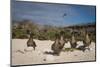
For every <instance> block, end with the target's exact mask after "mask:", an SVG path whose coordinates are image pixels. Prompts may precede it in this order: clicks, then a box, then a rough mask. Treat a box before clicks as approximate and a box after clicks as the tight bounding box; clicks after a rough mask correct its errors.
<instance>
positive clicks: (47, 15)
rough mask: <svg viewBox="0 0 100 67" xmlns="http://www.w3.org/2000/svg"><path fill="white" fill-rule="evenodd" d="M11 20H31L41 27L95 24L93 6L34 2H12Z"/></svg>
mask: <svg viewBox="0 0 100 67" xmlns="http://www.w3.org/2000/svg"><path fill="white" fill-rule="evenodd" d="M11 8H12V19H13V20H17V21H21V20H25V19H27V20H31V21H33V22H35V23H38V24H42V25H54V26H69V25H74V24H81V23H93V22H95V21H96V20H95V18H96V16H95V6H82V5H81V6H80V5H68V4H66V5H64V4H62V5H61V4H49V3H47V4H46V3H34V2H20V1H13V2H12V7H11Z"/></svg>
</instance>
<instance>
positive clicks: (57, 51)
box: [51, 34, 65, 55]
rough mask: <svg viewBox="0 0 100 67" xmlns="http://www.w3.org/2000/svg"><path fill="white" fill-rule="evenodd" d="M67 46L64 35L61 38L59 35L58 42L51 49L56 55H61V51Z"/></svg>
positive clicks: (57, 36)
mask: <svg viewBox="0 0 100 67" xmlns="http://www.w3.org/2000/svg"><path fill="white" fill-rule="evenodd" d="M64 45H65V40H64V37H63V35H61V36H59V35H58V34H57V35H56V40H55V42H54V43H53V44H52V46H51V49H52V50H53V51H54V54H56V55H59V54H60V52H61V50H62V49H63V47H64Z"/></svg>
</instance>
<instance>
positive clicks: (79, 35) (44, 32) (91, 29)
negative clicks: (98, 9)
mask: <svg viewBox="0 0 100 67" xmlns="http://www.w3.org/2000/svg"><path fill="white" fill-rule="evenodd" d="M12 23H13V24H12V38H20V39H24V38H29V32H30V31H31V32H32V33H33V38H34V39H39V40H55V34H57V33H58V34H59V32H60V31H64V33H65V34H64V37H65V38H66V39H69V40H70V39H71V34H72V32H75V33H74V34H75V38H76V39H77V40H82V39H84V34H83V31H84V30H85V31H87V32H88V34H89V36H90V38H91V40H92V41H95V38H96V32H95V28H96V27H95V24H86V25H85V24H84V25H74V26H68V27H55V26H50V25H39V24H36V23H34V22H31V21H29V20H24V21H21V22H19V21H16V22H15V21H12Z"/></svg>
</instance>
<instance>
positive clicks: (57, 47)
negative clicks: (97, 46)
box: [27, 31, 91, 56]
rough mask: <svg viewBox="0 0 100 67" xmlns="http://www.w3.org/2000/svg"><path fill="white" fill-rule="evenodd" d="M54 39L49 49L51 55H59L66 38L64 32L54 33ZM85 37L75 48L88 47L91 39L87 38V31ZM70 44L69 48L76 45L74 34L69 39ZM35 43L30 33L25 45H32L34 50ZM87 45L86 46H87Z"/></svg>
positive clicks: (84, 48)
mask: <svg viewBox="0 0 100 67" xmlns="http://www.w3.org/2000/svg"><path fill="white" fill-rule="evenodd" d="M55 36H56V39H55V42H54V43H53V44H52V45H51V50H52V51H53V53H52V54H53V55H57V56H59V55H60V52H61V51H62V49H63V47H64V45H65V43H66V42H68V41H66V39H65V38H64V32H63V31H62V32H60V34H56V35H55ZM84 37H85V39H84V40H83V44H84V45H82V46H79V47H78V48H77V49H78V50H82V51H83V52H84V51H85V50H86V49H88V50H89V49H90V48H89V45H90V44H91V40H90V38H89V35H88V33H86V34H85V36H84ZM70 45H71V48H76V46H77V41H76V39H75V36H74V34H72V37H71V40H70ZM36 46H37V45H36V43H35V41H34V40H33V34H32V33H30V37H29V40H28V41H27V47H33V48H34V50H35V48H36ZM87 47H88V48H87Z"/></svg>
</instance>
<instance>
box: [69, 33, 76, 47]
mask: <svg viewBox="0 0 100 67" xmlns="http://www.w3.org/2000/svg"><path fill="white" fill-rule="evenodd" d="M70 44H71V48H76V46H77V43H76V39H75V36H74V34H72V38H71V41H70Z"/></svg>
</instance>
